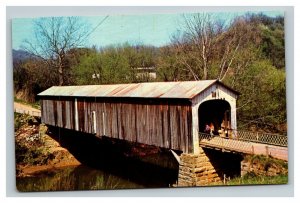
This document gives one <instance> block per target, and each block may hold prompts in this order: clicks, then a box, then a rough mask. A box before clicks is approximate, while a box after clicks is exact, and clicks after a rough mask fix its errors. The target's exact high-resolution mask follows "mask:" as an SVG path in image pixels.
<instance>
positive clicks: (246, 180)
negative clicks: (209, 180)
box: [223, 173, 288, 185]
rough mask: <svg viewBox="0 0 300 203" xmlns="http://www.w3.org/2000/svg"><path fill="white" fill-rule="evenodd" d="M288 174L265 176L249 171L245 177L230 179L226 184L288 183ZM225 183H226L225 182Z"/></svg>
mask: <svg viewBox="0 0 300 203" xmlns="http://www.w3.org/2000/svg"><path fill="white" fill-rule="evenodd" d="M287 183H288V175H278V176H263V175H255V174H253V173H248V174H246V175H245V176H243V177H240V178H234V179H232V180H228V181H227V182H226V183H225V185H265V184H287ZM223 184H224V183H223Z"/></svg>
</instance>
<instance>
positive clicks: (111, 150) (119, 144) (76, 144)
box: [17, 128, 178, 191]
mask: <svg viewBox="0 0 300 203" xmlns="http://www.w3.org/2000/svg"><path fill="white" fill-rule="evenodd" d="M50 130H51V131H50V132H49V135H50V136H51V137H52V138H53V139H55V140H57V141H58V142H59V143H60V144H61V146H63V147H64V148H66V149H68V150H69V152H70V153H71V154H73V155H74V156H75V158H76V159H77V160H78V161H80V162H81V163H82V165H81V166H78V167H67V168H65V169H57V170H55V171H51V172H42V173H40V174H36V175H35V177H32V179H30V178H25V179H26V180H25V179H24V178H20V179H19V180H18V179H17V180H18V181H17V185H18V189H19V190H21V191H49V190H89V189H125V188H163V187H170V186H171V185H172V184H175V183H176V181H177V177H178V163H177V161H176V160H175V158H174V157H173V155H172V154H171V152H169V151H168V150H166V149H160V148H156V147H151V146H145V145H137V144H133V143H130V142H126V141H120V140H117V139H110V138H107V137H102V138H98V137H95V136H94V135H90V134H85V133H78V132H74V131H70V130H65V129H57V128H51V129H50ZM38 177H43V178H38ZM34 178H38V180H37V181H36V182H35V180H34ZM56 179H63V180H64V181H58V182H57V181H55V180H56ZM28 182H29V183H30V182H31V183H33V184H31V186H28ZM34 184H35V185H36V188H35V186H34ZM60 184H62V185H60ZM41 185H43V186H41Z"/></svg>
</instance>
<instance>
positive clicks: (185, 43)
mask: <svg viewBox="0 0 300 203" xmlns="http://www.w3.org/2000/svg"><path fill="white" fill-rule="evenodd" d="M229 25H230V24H229ZM241 39H242V35H241V34H239V32H238V31H237V30H235V29H231V27H229V28H228V25H227V26H226V24H225V23H224V22H223V21H221V20H218V19H216V18H214V17H213V16H212V15H211V14H207V13H198V14H193V15H186V16H184V31H183V34H181V35H177V36H175V37H173V43H174V44H175V45H176V46H175V47H176V49H177V53H178V54H177V56H178V57H177V59H178V60H179V61H180V62H181V63H182V64H183V65H185V67H186V68H187V69H188V70H189V71H190V72H191V73H192V75H193V77H194V79H195V80H199V79H204V80H206V79H209V78H212V77H214V78H216V77H217V78H218V79H219V80H223V79H224V78H225V76H226V74H227V72H228V70H229V69H230V67H231V64H232V62H233V60H234V58H235V56H236V53H237V51H238V49H239V46H240V43H241ZM216 60H217V62H218V64H216V63H215V62H216ZM213 65H217V66H218V75H217V76H216V75H211V76H210V75H209V74H210V72H211V69H212V68H214V67H213Z"/></svg>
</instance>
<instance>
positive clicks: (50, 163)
mask: <svg viewBox="0 0 300 203" xmlns="http://www.w3.org/2000/svg"><path fill="white" fill-rule="evenodd" d="M15 149H16V154H15V156H16V176H17V177H26V176H31V175H32V174H34V173H36V172H38V171H42V170H48V169H53V168H61V167H66V166H78V165H80V164H81V163H80V162H79V161H78V160H77V159H76V158H75V157H74V156H73V155H72V154H71V153H70V152H69V151H68V150H67V149H65V148H63V147H62V146H61V145H60V144H59V142H58V141H56V140H55V139H53V138H52V137H51V136H49V135H48V134H47V127H46V126H45V125H43V124H40V123H39V122H38V121H37V120H36V119H35V118H34V117H32V116H28V115H23V114H18V113H15Z"/></svg>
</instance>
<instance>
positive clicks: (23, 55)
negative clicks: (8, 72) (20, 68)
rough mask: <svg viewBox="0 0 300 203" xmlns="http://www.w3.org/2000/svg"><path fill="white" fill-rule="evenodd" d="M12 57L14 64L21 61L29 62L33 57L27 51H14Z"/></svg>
mask: <svg viewBox="0 0 300 203" xmlns="http://www.w3.org/2000/svg"><path fill="white" fill-rule="evenodd" d="M12 57H13V62H19V61H24V60H27V59H29V58H30V57H31V54H30V53H29V52H27V51H24V50H21V49H19V50H15V49H13V50H12Z"/></svg>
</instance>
